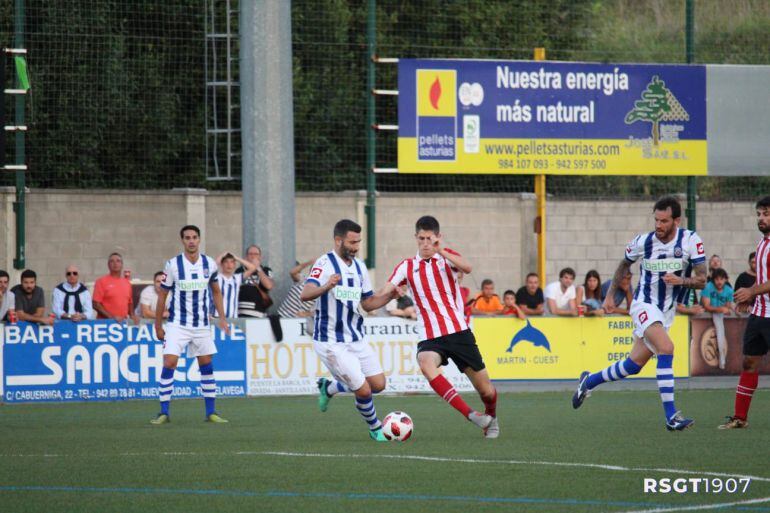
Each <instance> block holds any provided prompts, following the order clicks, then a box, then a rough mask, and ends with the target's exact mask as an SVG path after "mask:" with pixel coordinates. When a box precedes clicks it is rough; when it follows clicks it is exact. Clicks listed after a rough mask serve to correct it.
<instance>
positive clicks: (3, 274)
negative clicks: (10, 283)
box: [0, 269, 11, 280]
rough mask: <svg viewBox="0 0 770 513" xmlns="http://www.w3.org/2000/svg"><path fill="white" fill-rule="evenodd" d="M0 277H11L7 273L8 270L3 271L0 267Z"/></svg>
mask: <svg viewBox="0 0 770 513" xmlns="http://www.w3.org/2000/svg"><path fill="white" fill-rule="evenodd" d="M0 278H8V279H9V280H10V279H11V277H10V276H9V275H8V271H4V270H3V269H0Z"/></svg>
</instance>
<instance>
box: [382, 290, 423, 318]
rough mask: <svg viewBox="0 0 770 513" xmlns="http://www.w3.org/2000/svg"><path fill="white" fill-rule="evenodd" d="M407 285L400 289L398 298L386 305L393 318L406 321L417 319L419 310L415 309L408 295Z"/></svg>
mask: <svg viewBox="0 0 770 513" xmlns="http://www.w3.org/2000/svg"><path fill="white" fill-rule="evenodd" d="M406 292H407V287H406V285H402V286H401V287H399V288H398V298H396V299H391V300H390V302H389V303H388V304H387V305H385V310H386V311H387V312H388V314H389V315H391V316H393V317H403V318H404V319H413V320H416V319H417V309H416V308H415V307H414V301H413V300H412V298H411V297H409V295H408V294H407V293H406Z"/></svg>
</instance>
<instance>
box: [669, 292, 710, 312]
mask: <svg viewBox="0 0 770 513" xmlns="http://www.w3.org/2000/svg"><path fill="white" fill-rule="evenodd" d="M690 290H692V289H690ZM705 311H706V310H704V309H703V307H702V306H701V305H700V304H698V303H696V302H695V294H686V295H684V297H683V298H682V299H681V300H677V302H676V313H678V314H681V315H700V314H702V313H703V312H705Z"/></svg>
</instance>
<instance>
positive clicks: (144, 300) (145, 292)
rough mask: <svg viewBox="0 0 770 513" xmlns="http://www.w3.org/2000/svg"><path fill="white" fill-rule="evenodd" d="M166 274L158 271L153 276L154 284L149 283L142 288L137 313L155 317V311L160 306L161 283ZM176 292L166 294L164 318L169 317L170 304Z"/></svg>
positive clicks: (148, 317) (144, 316)
mask: <svg viewBox="0 0 770 513" xmlns="http://www.w3.org/2000/svg"><path fill="white" fill-rule="evenodd" d="M164 277H165V274H163V271H158V272H156V273H155V274H154V275H153V277H152V285H147V286H146V287H145V288H143V289H142V293H141V294H140V295H139V308H137V310H138V311H137V312H136V314H137V315H139V317H141V318H142V319H155V311H156V310H157V308H158V294H159V293H160V284H161V283H163V278H164ZM173 296H174V294H166V305H165V308H164V309H163V318H164V319H167V318H168V314H169V312H168V305H169V304H170V303H171V298H172V297H173Z"/></svg>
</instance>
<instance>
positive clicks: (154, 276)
mask: <svg viewBox="0 0 770 513" xmlns="http://www.w3.org/2000/svg"><path fill="white" fill-rule="evenodd" d="M165 274H166V273H164V272H163V271H158V272H156V273H155V274H153V275H152V281H155V278H157V277H158V276H163V275H165Z"/></svg>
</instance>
